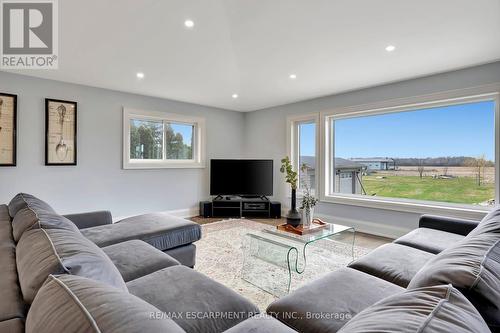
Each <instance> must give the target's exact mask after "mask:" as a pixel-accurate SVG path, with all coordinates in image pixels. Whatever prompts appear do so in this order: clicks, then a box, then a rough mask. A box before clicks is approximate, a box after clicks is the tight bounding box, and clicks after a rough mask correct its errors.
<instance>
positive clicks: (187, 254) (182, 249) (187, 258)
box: [163, 243, 196, 268]
mask: <svg viewBox="0 0 500 333" xmlns="http://www.w3.org/2000/svg"><path fill="white" fill-rule="evenodd" d="M163 252H165V253H166V254H168V255H169V256H171V257H172V258H174V259H175V260H177V261H179V262H180V263H181V264H182V265H184V266H187V267H191V268H192V267H194V265H195V264H196V245H194V244H193V243H191V244H187V245H182V246H179V247H174V248H173V249H168V250H165V251H163Z"/></svg>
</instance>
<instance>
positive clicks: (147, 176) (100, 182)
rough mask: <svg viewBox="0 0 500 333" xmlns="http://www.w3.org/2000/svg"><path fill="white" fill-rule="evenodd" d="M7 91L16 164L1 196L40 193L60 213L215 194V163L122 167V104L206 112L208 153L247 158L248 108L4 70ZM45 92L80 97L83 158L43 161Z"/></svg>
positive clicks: (167, 205)
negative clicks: (211, 184) (14, 109)
mask: <svg viewBox="0 0 500 333" xmlns="http://www.w3.org/2000/svg"><path fill="white" fill-rule="evenodd" d="M0 92H5V93H12V94H17V95H18V138H17V140H18V149H17V167H12V168H10V167H6V168H0V203H8V202H9V200H10V199H11V198H12V197H13V196H14V195H15V194H16V193H18V192H20V191H24V192H28V193H33V194H35V195H37V196H39V197H40V198H42V199H44V200H46V201H48V202H49V203H50V204H51V205H52V206H53V207H54V208H55V209H56V210H57V211H58V212H60V213H69V212H79V211H89V210H95V209H109V210H111V211H112V213H113V215H114V216H127V215H132V214H138V213H142V212H151V211H166V210H177V209H186V208H191V207H196V206H197V204H198V201H199V200H204V199H206V198H208V168H205V169H162V170H123V169H122V167H121V165H122V107H123V106H127V107H131V108H136V109H144V110H155V111H165V112H171V113H181V114H186V115H195V116H203V117H205V118H206V126H207V158H208V159H210V158H223V157H240V155H241V151H242V147H243V143H242V140H243V135H242V133H243V131H244V115H243V114H242V113H239V112H233V111H226V110H219V109H215V108H209V107H203V106H199V105H194V104H188V103H182V102H175V101H169V100H165V99H159V98H151V97H145V96H140V95H134V94H127V93H121V92H116V91H111V90H105V89H98V88H91V87H87V86H81V85H75V84H68V83H63V82H57V81H51V80H43V79H38V78H32V77H27V76H20V75H15V74H9V73H5V72H0ZM46 97H49V98H56V99H65V100H71V101H76V102H78V165H77V166H73V167H59V166H45V165H44V149H45V148H44V134H45V133H44V126H45V125H44V124H45V122H44V121H45V120H44V119H45V110H44V99H45V98H46Z"/></svg>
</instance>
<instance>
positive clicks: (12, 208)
mask: <svg viewBox="0 0 500 333" xmlns="http://www.w3.org/2000/svg"><path fill="white" fill-rule="evenodd" d="M28 206H29V207H32V208H36V209H40V210H45V211H48V212H52V213H55V211H54V209H52V207H50V205H49V204H48V203H46V202H45V201H43V200H40V199H38V198H37V197H35V196H33V195H31V194H27V193H19V194H17V195H16V196H15V197H14V198H12V200H11V201H10V203H9V215H10V217H11V218H14V216H16V214H17V212H18V211H20V210H21V209H22V208H26V207H28Z"/></svg>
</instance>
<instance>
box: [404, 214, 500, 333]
mask: <svg viewBox="0 0 500 333" xmlns="http://www.w3.org/2000/svg"><path fill="white" fill-rule="evenodd" d="M483 223H484V224H483ZM481 224H483V229H482V231H481V230H480V231H476V230H473V231H472V232H471V233H470V234H469V235H468V236H467V237H466V238H464V239H463V240H462V241H461V242H459V243H457V244H455V245H453V246H451V247H450V248H448V249H446V250H444V251H443V252H441V253H440V254H439V255H437V256H436V257H434V258H433V259H431V260H430V261H429V262H428V263H427V264H426V265H425V266H424V267H423V268H422V269H421V270H420V271H419V272H418V273H417V274H416V275H415V277H414V278H413V279H412V280H411V282H410V284H409V286H408V288H410V289H413V288H420V287H426V286H433V285H440V284H452V285H453V286H454V287H455V288H457V289H458V290H460V291H461V292H462V293H463V294H464V295H465V296H466V297H467V298H468V299H469V301H471V303H472V304H473V305H474V306H475V307H476V308H477V309H478V311H479V312H480V313H481V315H482V316H483V318H484V319H485V321H486V322H487V323H488V325H489V326H490V327H493V328H495V329H498V330H500V216H498V215H497V217H495V218H494V220H488V221H483V222H481ZM478 228H480V226H478Z"/></svg>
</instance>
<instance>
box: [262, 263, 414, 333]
mask: <svg viewBox="0 0 500 333" xmlns="http://www.w3.org/2000/svg"><path fill="white" fill-rule="evenodd" d="M403 290H404V289H403V288H401V287H399V286H397V285H395V284H393V283H390V282H387V281H384V280H382V279H379V278H377V277H374V276H371V275H368V274H366V273H363V272H360V271H357V270H354V269H351V268H342V269H339V270H336V271H334V272H332V273H329V274H328V275H326V276H324V277H322V278H320V279H317V280H315V281H313V282H311V283H308V284H306V285H304V286H303V287H301V288H299V289H297V290H296V291H294V292H293V293H291V294H290V295H287V296H285V297H283V298H281V299H279V300H277V301H275V302H273V303H271V305H269V306H268V308H267V313H268V314H270V315H272V316H273V317H276V318H278V319H279V320H281V321H282V322H283V323H285V324H287V325H288V326H290V327H292V328H294V329H295V330H297V331H299V332H305V333H309V332H311V333H312V332H315V333H317V332H337V331H338V330H339V329H340V328H341V327H342V326H344V324H345V323H346V322H348V321H349V320H350V319H351V318H352V317H353V316H355V315H356V314H358V313H359V312H360V311H361V310H364V309H365V308H367V307H369V306H370V305H372V304H374V303H376V302H378V301H380V300H381V299H383V298H385V297H387V296H390V295H393V294H396V293H399V292H402V291H403Z"/></svg>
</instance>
